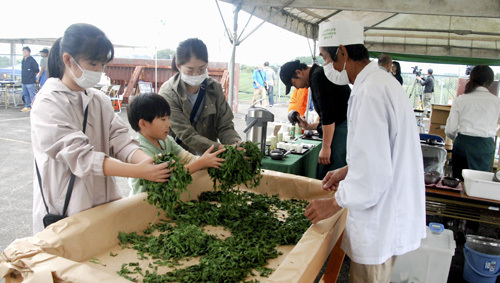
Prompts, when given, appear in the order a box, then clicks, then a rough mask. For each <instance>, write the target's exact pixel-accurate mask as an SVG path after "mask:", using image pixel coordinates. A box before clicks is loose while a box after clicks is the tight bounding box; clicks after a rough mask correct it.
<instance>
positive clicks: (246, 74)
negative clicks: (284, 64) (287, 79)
mask: <svg viewBox="0 0 500 283" xmlns="http://www.w3.org/2000/svg"><path fill="white" fill-rule="evenodd" d="M239 83H240V91H239V93H238V100H239V101H252V97H253V73H252V72H250V71H240V82H239ZM279 84H280V90H281V91H280V99H279V103H285V102H286V103H289V102H290V95H287V96H285V85H284V84H283V83H282V82H281V81H279ZM277 88H278V87H275V88H274V101H276V95H277V92H278V90H277Z"/></svg>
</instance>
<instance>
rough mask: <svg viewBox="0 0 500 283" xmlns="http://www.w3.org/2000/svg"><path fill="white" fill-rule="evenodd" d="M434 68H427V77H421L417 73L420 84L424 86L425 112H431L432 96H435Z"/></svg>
mask: <svg viewBox="0 0 500 283" xmlns="http://www.w3.org/2000/svg"><path fill="white" fill-rule="evenodd" d="M432 73H433V70H432V69H429V70H427V78H425V79H424V78H421V77H420V75H417V80H419V81H420V84H421V85H422V86H424V99H423V104H424V105H423V106H424V111H425V114H426V115H427V113H429V110H430V108H431V98H432V97H433V96H434V76H433V75H432Z"/></svg>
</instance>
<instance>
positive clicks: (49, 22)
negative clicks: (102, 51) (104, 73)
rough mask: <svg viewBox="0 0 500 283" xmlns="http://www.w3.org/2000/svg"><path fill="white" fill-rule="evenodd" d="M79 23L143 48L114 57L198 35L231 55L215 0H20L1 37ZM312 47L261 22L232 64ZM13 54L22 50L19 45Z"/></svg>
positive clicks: (217, 56)
mask: <svg viewBox="0 0 500 283" xmlns="http://www.w3.org/2000/svg"><path fill="white" fill-rule="evenodd" d="M70 2H72V3H71V4H68V3H70ZM41 3H43V5H42V4H41ZM219 7H220V9H221V12H222V16H223V18H224V20H225V22H226V25H227V27H228V28H229V29H230V30H232V27H233V12H232V9H233V7H232V5H231V4H228V3H225V2H221V1H219ZM42 16H43V18H42ZM249 17H250V15H249V14H248V13H246V12H243V11H241V12H240V13H239V21H238V34H241V31H242V29H243V28H244V27H245V25H246V23H247V21H248V19H249ZM78 22H85V23H90V24H93V25H95V26H97V27H99V28H100V29H101V30H103V31H104V32H105V33H106V34H107V36H108V37H109V38H110V40H111V41H112V42H113V43H114V44H119V45H130V46H141V48H116V50H115V53H116V55H115V56H116V57H131V56H132V55H134V54H136V55H147V56H150V57H151V58H153V56H154V53H155V50H161V49H166V48H170V49H173V50H175V49H176V47H177V45H178V44H179V42H181V41H183V40H185V39H187V38H191V37H198V38H200V39H201V40H203V41H204V42H205V44H206V45H207V48H208V54H209V60H210V61H212V62H229V60H230V58H231V51H232V45H231V43H230V41H229V38H228V35H227V33H226V30H225V27H224V24H223V21H222V18H221V16H220V14H219V10H218V8H217V4H216V2H215V0H161V1H160V0H141V1H134V2H132V1H115V0H107V1H103V0H99V1H97V0H87V1H85V2H81V1H79V2H77V1H71V0H69V1H68V0H65V1H62V0H46V1H44V2H40V1H34V0H24V1H23V9H22V10H21V9H18V10H16V11H13V12H9V13H3V14H2V17H1V18H0V24H1V26H2V27H3V28H2V29H1V30H0V38H20V37H27V38H29V37H38V38H45V37H47V38H58V37H61V36H62V35H63V34H64V30H65V29H66V28H67V27H68V26H69V25H71V24H73V23H78ZM261 23H262V20H261V19H259V18H256V17H253V18H252V19H251V20H250V22H249V25H248V26H247V27H246V28H245V31H244V32H243V35H242V36H241V38H243V37H245V36H247V35H248V34H249V32H250V31H251V30H253V29H254V28H255V27H256V26H257V25H259V24H261ZM230 32H231V31H230ZM30 47H31V49H32V55H36V54H37V53H38V51H39V50H41V49H42V47H44V46H30ZM311 48H313V42H312V41H311V40H309V39H306V38H305V37H302V36H299V35H296V34H293V33H291V32H289V31H286V30H284V29H281V28H279V27H277V26H274V25H272V24H269V23H265V24H263V25H262V26H261V27H260V28H259V29H258V30H257V31H256V32H254V33H253V34H251V35H250V36H249V37H247V38H246V39H245V40H244V41H243V42H241V44H240V45H239V46H238V47H237V50H236V62H237V63H240V64H246V65H252V66H255V65H257V64H259V63H263V62H265V61H268V62H270V63H271V64H272V65H282V64H284V63H286V62H287V61H290V60H292V59H294V58H295V57H298V56H310V55H311ZM16 52H17V54H19V55H21V54H22V46H21V45H20V44H18V45H17V48H16ZM5 54H10V45H9V44H1V43H0V56H5ZM317 54H318V51H317V50H316V55H317ZM19 59H20V57H19ZM401 65H402V66H401V67H402V71H403V72H411V71H412V70H411V67H413V66H415V65H418V66H419V68H422V70H424V72H423V73H425V70H427V69H428V68H432V69H434V73H435V74H445V73H452V74H458V75H464V74H465V66H463V65H444V64H425V63H413V62H401ZM495 72H500V69H499V70H495Z"/></svg>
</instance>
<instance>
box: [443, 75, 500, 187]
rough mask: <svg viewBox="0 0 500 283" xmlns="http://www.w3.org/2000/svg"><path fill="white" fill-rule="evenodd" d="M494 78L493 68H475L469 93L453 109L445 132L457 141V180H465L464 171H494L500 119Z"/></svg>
mask: <svg viewBox="0 0 500 283" xmlns="http://www.w3.org/2000/svg"><path fill="white" fill-rule="evenodd" d="M493 78H494V76H493V70H492V69H491V68H490V67H488V66H486V65H477V66H475V67H474V69H472V71H471V73H470V77H469V82H467V85H466V86H465V94H464V95H461V96H459V97H457V98H456V99H455V101H454V102H453V105H452V106H451V110H450V115H449V117H448V120H447V121H446V128H445V133H446V136H448V137H449V138H451V139H452V140H454V143H453V152H452V160H451V166H452V169H453V177H455V178H459V179H461V180H463V177H462V169H473V170H480V171H490V167H491V162H492V161H493V157H494V154H495V141H494V137H495V135H496V132H497V124H498V118H499V117H500V98H498V97H497V96H496V95H493V94H491V93H490V92H489V91H488V89H487V88H488V87H489V86H490V85H491V83H492V82H493Z"/></svg>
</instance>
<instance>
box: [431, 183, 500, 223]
mask: <svg viewBox="0 0 500 283" xmlns="http://www.w3.org/2000/svg"><path fill="white" fill-rule="evenodd" d="M462 187H463V184H462ZM425 195H426V200H425V203H426V211H427V214H428V215H438V216H445V217H451V218H456V219H463V220H468V221H476V222H482V223H488V224H493V225H498V226H500V201H497V200H491V199H484V198H477V197H471V196H468V195H467V194H466V193H465V192H464V191H463V190H462V191H452V190H445V189H437V188H430V187H426V188H425Z"/></svg>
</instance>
